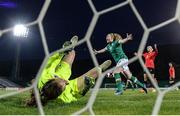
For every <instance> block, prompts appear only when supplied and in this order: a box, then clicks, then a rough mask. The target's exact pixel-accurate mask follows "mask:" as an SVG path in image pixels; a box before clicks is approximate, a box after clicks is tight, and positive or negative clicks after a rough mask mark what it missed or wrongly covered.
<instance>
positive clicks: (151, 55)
mask: <svg viewBox="0 0 180 116" xmlns="http://www.w3.org/2000/svg"><path fill="white" fill-rule="evenodd" d="M154 49H155V50H154ZM154 49H153V47H152V46H147V52H145V53H143V57H144V60H145V66H146V67H147V68H148V70H149V72H150V73H151V76H152V77H153V79H154V81H155V82H156V83H157V80H156V78H155V77H154V75H155V64H154V61H155V58H156V56H157V55H158V49H157V45H156V44H154ZM135 55H137V53H135ZM144 84H146V86H147V87H149V86H150V83H148V75H147V74H146V72H145V71H144ZM152 91H153V92H155V91H156V90H155V89H154V88H153V89H152Z"/></svg>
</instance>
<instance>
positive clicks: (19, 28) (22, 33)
mask: <svg viewBox="0 0 180 116" xmlns="http://www.w3.org/2000/svg"><path fill="white" fill-rule="evenodd" d="M28 32H29V29H28V28H27V27H25V26H24V25H22V24H18V25H15V26H14V29H13V34H14V36H17V37H27V36H28Z"/></svg>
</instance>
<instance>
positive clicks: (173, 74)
mask: <svg viewBox="0 0 180 116" xmlns="http://www.w3.org/2000/svg"><path fill="white" fill-rule="evenodd" d="M174 76H175V69H174V67H170V68H169V77H174Z"/></svg>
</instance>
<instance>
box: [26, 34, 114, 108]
mask: <svg viewBox="0 0 180 116" xmlns="http://www.w3.org/2000/svg"><path fill="white" fill-rule="evenodd" d="M77 41H78V37H77V36H74V37H73V38H72V39H71V41H67V42H65V43H64V45H63V47H67V46H69V45H72V44H73V45H76V43H77ZM74 58H75V51H74V50H73V49H71V50H68V51H67V52H63V53H55V54H54V55H53V56H51V57H50V58H49V59H48V61H47V64H46V66H45V68H44V70H43V72H42V74H41V76H40V78H39V80H38V89H39V92H40V98H41V102H42V104H43V105H45V104H46V103H47V102H48V101H49V100H54V99H57V100H59V101H62V102H65V103H70V102H73V101H77V100H78V99H79V98H81V97H82V96H84V95H85V94H86V93H87V92H88V90H89V89H90V88H91V87H92V86H93V85H94V83H95V79H96V78H97V77H98V75H99V74H100V73H101V71H105V70H106V69H107V68H108V67H109V66H110V65H111V61H110V60H107V61H105V62H104V63H103V64H101V65H100V66H99V67H95V68H93V69H91V70H90V71H88V72H87V73H85V74H83V75H81V76H80V77H78V78H75V79H73V80H69V78H70V76H71V66H72V64H73V61H74ZM27 105H28V106H34V105H36V100H35V96H34V93H33V92H32V93H31V99H30V100H29V101H28V102H27Z"/></svg>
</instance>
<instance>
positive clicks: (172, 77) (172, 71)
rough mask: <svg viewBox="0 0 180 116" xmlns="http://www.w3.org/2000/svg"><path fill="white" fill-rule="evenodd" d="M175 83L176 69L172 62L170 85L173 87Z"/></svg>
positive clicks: (170, 65)
mask: <svg viewBox="0 0 180 116" xmlns="http://www.w3.org/2000/svg"><path fill="white" fill-rule="evenodd" d="M174 82H175V69H174V66H173V64H172V63H171V62H169V84H170V86H171V85H173V84H174Z"/></svg>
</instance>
